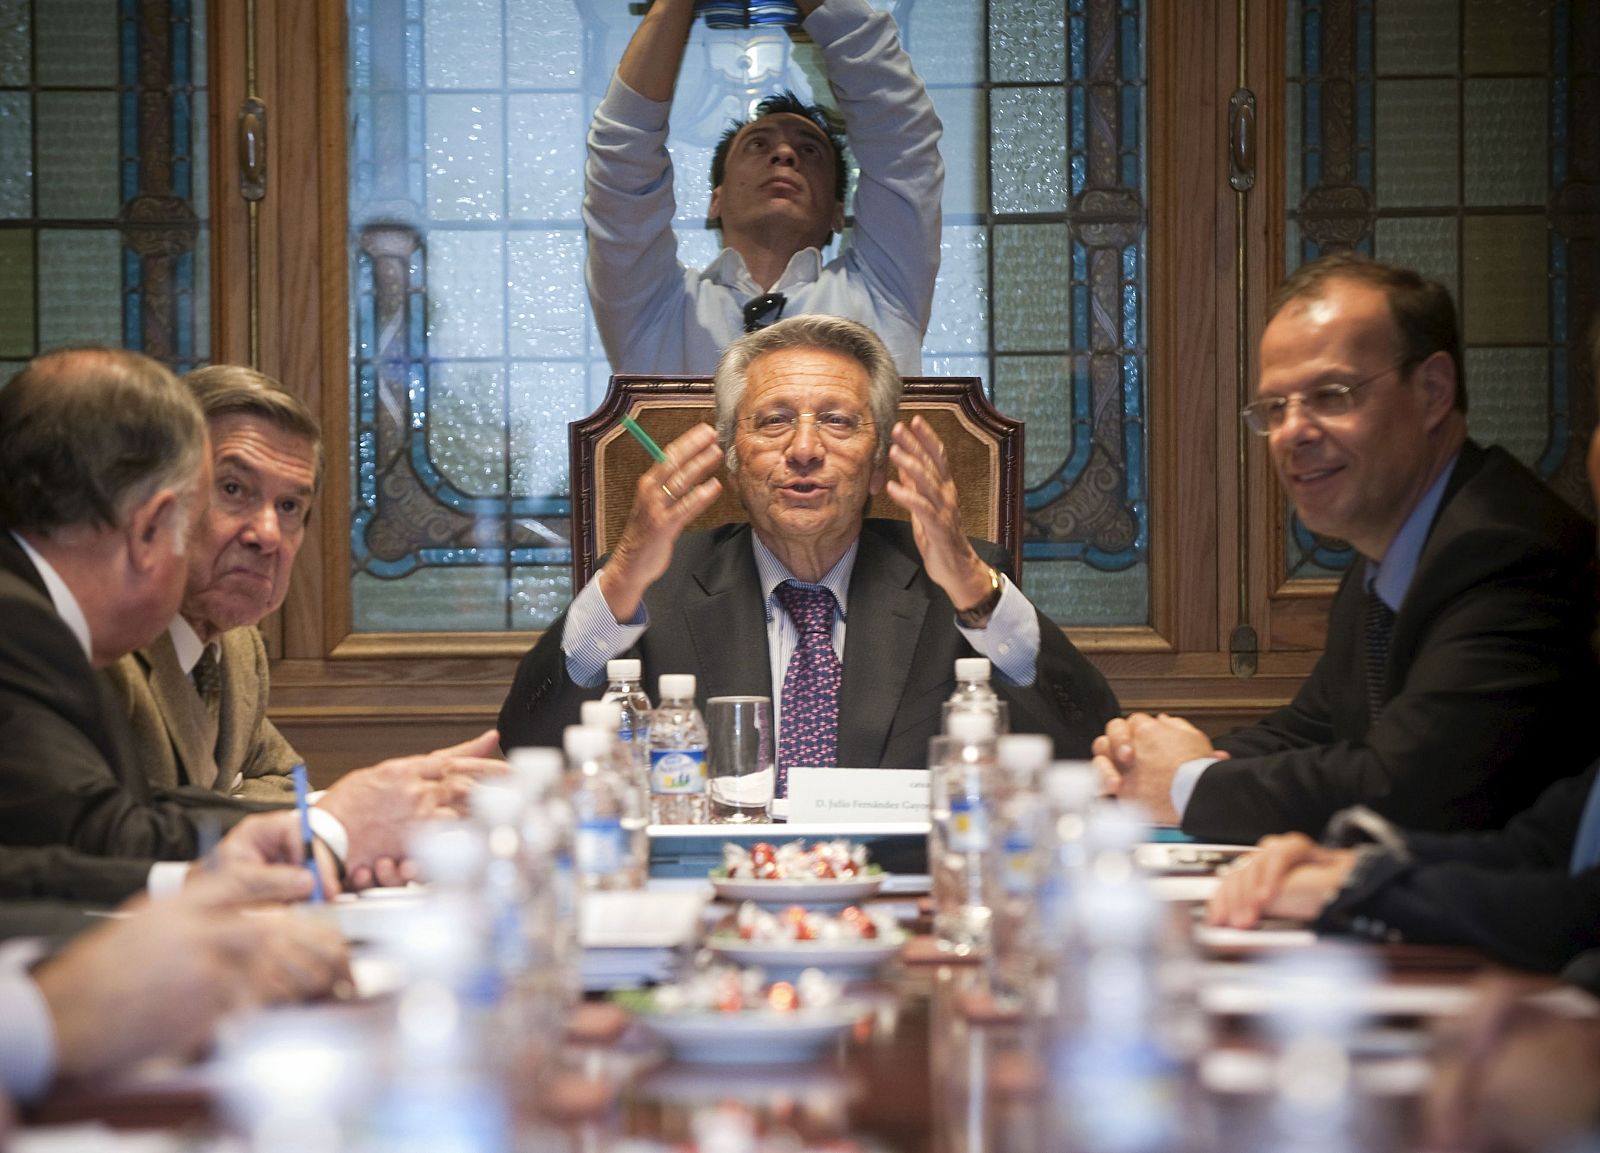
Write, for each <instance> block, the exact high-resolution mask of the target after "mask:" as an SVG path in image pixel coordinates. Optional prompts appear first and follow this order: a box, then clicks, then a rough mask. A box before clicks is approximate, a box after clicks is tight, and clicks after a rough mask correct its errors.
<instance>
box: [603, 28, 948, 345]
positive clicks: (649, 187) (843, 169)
mask: <svg viewBox="0 0 1600 1153" xmlns="http://www.w3.org/2000/svg"><path fill="white" fill-rule="evenodd" d="M798 2H799V7H800V10H801V13H802V14H803V16H804V17H805V30H806V32H807V33H808V34H809V35H810V37H811V39H812V41H813V42H814V43H815V44H816V45H817V47H818V49H820V51H821V53H822V57H823V61H824V64H825V66H826V69H827V75H828V81H829V83H830V84H831V86H832V88H833V93H834V96H835V98H836V99H837V101H838V104H839V109H840V113H841V114H842V118H843V121H844V128H845V130H846V132H847V133H848V135H849V142H850V150H851V152H852V153H853V155H854V157H855V159H856V160H857V162H858V163H859V164H860V179H859V181H858V182H857V187H856V193H855V201H854V220H855V222H854V225H853V227H852V229H851V236H850V242H849V244H847V245H845V246H844V248H843V250H842V251H841V252H839V254H838V255H836V256H835V257H834V258H833V259H831V260H828V261H824V260H823V257H822V252H823V250H824V249H826V248H827V246H828V244H829V242H830V241H831V239H832V237H833V234H834V233H837V232H842V231H843V229H844V209H845V194H846V191H847V181H848V168H847V164H846V160H845V156H844V151H843V148H842V142H841V141H840V139H839V136H838V133H837V130H836V129H835V128H834V127H833V126H832V124H831V123H830V120H829V117H828V115H827V114H826V113H824V112H823V110H822V109H820V108H818V107H816V106H808V105H805V104H803V103H801V102H800V101H798V100H796V99H793V98H792V95H791V94H788V93H783V94H779V95H777V96H774V97H769V98H768V100H767V101H764V102H762V103H761V105H759V106H758V107H757V109H756V115H755V117H754V119H752V120H749V121H743V122H737V123H735V125H734V126H733V127H732V128H730V129H729V131H728V133H727V134H726V135H725V136H724V137H723V140H722V142H721V144H720V145H719V146H718V148H717V152H716V156H715V158H714V160H713V164H712V177H711V183H712V189H713V191H712V196H711V205H710V213H709V215H710V217H711V219H712V220H713V221H714V222H715V223H716V224H717V226H718V228H719V229H720V230H721V233H722V242H723V245H724V248H723V250H722V252H721V254H720V255H719V256H718V257H717V259H716V260H714V261H713V262H712V263H711V264H710V265H708V266H707V267H706V268H704V269H692V268H688V267H685V266H684V265H683V264H682V263H681V262H680V261H679V260H678V256H677V239H676V237H675V236H674V235H673V231H672V218H673V213H674V211H675V207H676V205H675V201H674V198H673V189H672V184H673V171H672V160H671V157H670V156H669V155H668V153H667V147H666V141H667V118H668V114H669V113H670V111H671V108H672V99H673V93H674V90H675V88H676V85H677V78H678V69H679V66H680V65H681V63H682V61H683V55H684V48H685V44H686V42H687V40H688V36H689V30H690V27H691V26H692V24H693V23H694V16H695V13H694V7H695V6H694V0H656V3H654V4H652V5H651V6H650V9H649V11H648V12H646V13H645V15H644V16H643V17H642V18H641V19H640V22H639V27H638V29H637V31H635V33H634V35H633V38H632V40H630V41H629V44H628V47H627V50H626V51H625V52H624V53H623V57H622V62H621V63H620V64H619V65H618V67H617V74H616V76H615V78H614V79H613V80H612V83H611V87H610V89H609V90H608V91H607V93H606V96H605V99H604V100H603V101H602V102H601V103H600V106H599V108H598V109H596V111H595V117H594V124H593V126H592V127H591V129H590V132H589V159H588V167H587V181H586V191H585V195H584V202H583V215H584V222H585V224H586V226H587V236H588V281H589V299H590V301H591V303H592V305H593V308H594V315H595V323H596V325H597V326H598V327H599V329H600V337H601V340H602V341H603V342H604V344H605V348H606V356H607V358H608V359H609V360H610V362H611V367H612V370H613V371H615V372H647V373H650V372H662V373H694V374H705V373H709V372H710V371H711V370H712V368H713V367H714V366H715V365H716V363H717V357H718V355H719V354H720V353H721V351H722V350H723V348H725V347H726V346H727V345H728V344H729V342H731V341H732V340H733V339H734V337H736V336H738V335H739V334H740V333H741V332H748V331H750V330H751V329H752V328H754V327H758V326H760V325H763V324H770V323H772V322H773V321H775V320H778V319H780V318H781V317H784V316H797V315H800V314H802V313H827V314H830V315H834V316H845V317H849V318H851V319H853V320H857V321H860V322H861V323H863V324H865V325H866V326H867V327H869V328H871V329H872V330H873V331H874V332H876V333H877V334H878V335H879V336H880V337H882V339H883V341H884V343H885V344H887V345H888V347H889V350H890V353H891V354H892V355H893V357H894V360H895V363H896V364H897V365H898V366H899V368H900V371H901V373H902V375H907V376H915V375H917V374H919V373H920V372H921V371H922V338H923V335H924V334H925V333H926V332H927V328H928V317H929V313H930V311H931V309H932V307H933V287H934V280H935V278H936V277H937V275H938V271H939V241H940V232H941V216H940V206H939V201H940V197H941V195H942V193H943V189H944V163H943V161H942V160H941V159H940V156H939V137H940V134H941V132H942V128H941V125H940V123H939V118H938V115H937V114H936V113H935V112H934V110H933V103H932V102H931V101H930V100H929V99H928V93H927V90H926V89H925V88H924V87H923V84H922V80H921V79H920V78H919V77H918V76H917V74H916V73H915V72H914V71H913V70H912V67H911V61H910V59H909V58H908V57H907V56H906V54H905V51H904V50H903V49H902V48H901V46H900V40H899V37H898V35H897V34H896V32H895V26H894V21H893V19H892V18H891V17H890V16H889V15H888V13H886V12H878V11H874V9H873V8H872V6H871V5H870V4H868V3H867V0H825V2H824V0H798Z"/></svg>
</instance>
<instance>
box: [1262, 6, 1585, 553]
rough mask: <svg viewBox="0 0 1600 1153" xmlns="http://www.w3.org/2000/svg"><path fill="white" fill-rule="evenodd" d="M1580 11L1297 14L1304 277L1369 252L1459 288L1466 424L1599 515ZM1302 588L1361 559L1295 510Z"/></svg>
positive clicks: (1295, 126)
mask: <svg viewBox="0 0 1600 1153" xmlns="http://www.w3.org/2000/svg"><path fill="white" fill-rule="evenodd" d="M1581 8H1582V5H1581V4H1576V3H1567V2H1560V0H1558V2H1555V3H1550V2H1549V0H1405V2H1404V3H1388V2H1385V3H1383V4H1381V5H1380V4H1377V3H1375V2H1373V0H1290V3H1289V5H1288V16H1289V19H1288V44H1287V53H1288V56H1287V59H1288V63H1289V67H1288V87H1287V91H1286V93H1285V95H1286V98H1287V102H1288V115H1287V117H1286V122H1287V126H1288V128H1287V131H1288V140H1287V144H1288V149H1287V172H1286V175H1287V177H1288V181H1287V195H1288V203H1287V209H1288V212H1287V217H1288V227H1287V242H1288V243H1287V256H1288V264H1289V267H1290V268H1293V267H1296V266H1298V265H1299V264H1301V263H1302V262H1304V261H1306V260H1310V259H1312V258H1313V257H1315V256H1317V255H1318V254H1320V253H1321V252H1323V251H1325V250H1327V249H1329V248H1334V247H1352V246H1353V247H1355V248H1357V249H1360V250H1361V251H1363V252H1367V253H1370V254H1372V255H1375V256H1377V257H1380V258H1381V259H1384V260H1389V261H1393V262H1395V263H1398V264H1404V265H1409V266H1410V267H1413V268H1417V269H1419V270H1421V271H1422V272H1424V273H1425V274H1427V275H1428V276H1431V277H1433V278H1435V279H1437V280H1439V281H1440V282H1441V283H1443V284H1444V285H1445V286H1447V287H1448V288H1449V289H1450V290H1451V292H1452V294H1453V295H1454V297H1455V300H1456V305H1457V308H1458V309H1459V312H1460V317H1461V324H1462V338H1463V343H1464V346H1465V347H1464V350H1463V358H1464V361H1465V363H1464V372H1465V377H1466V383H1467V389H1468V395H1469V397H1470V399H1471V405H1470V410H1469V424H1470V428H1471V432H1472V435H1473V436H1474V437H1475V438H1477V439H1478V440H1480V441H1484V442H1492V443H1498V444H1501V445H1503V446H1504V447H1505V448H1506V449H1507V450H1508V451H1510V452H1512V453H1513V454H1515V455H1516V456H1517V457H1519V458H1520V459H1521V460H1522V461H1523V462H1524V463H1525V464H1527V465H1529V466H1530V467H1532V468H1534V469H1536V470H1537V471H1538V472H1539V473H1540V475H1542V476H1544V477H1546V478H1548V479H1549V480H1550V481H1551V483H1552V484H1553V485H1554V486H1555V487H1556V488H1557V490H1558V491H1560V492H1562V493H1563V495H1565V496H1567V497H1568V498H1569V499H1570V500H1572V501H1573V502H1574V503H1575V504H1579V505H1580V506H1584V505H1587V503H1588V496H1587V486H1586V484H1585V481H1584V477H1583V461H1584V443H1583V437H1584V435H1585V433H1586V430H1588V429H1591V428H1593V427H1594V423H1595V420H1594V411H1595V410H1594V403H1593V386H1592V382H1591V381H1589V380H1586V379H1584V378H1583V373H1582V370H1581V366H1582V357H1581V356H1580V355H1578V353H1577V350H1578V349H1579V348H1580V347H1581V345H1582V341H1583V336H1584V333H1585V331H1586V327H1587V325H1588V323H1589V319H1590V318H1591V317H1593V316H1594V315H1595V311H1596V308H1597V306H1600V260H1597V259H1596V256H1597V253H1596V244H1595V237H1596V235H1597V232H1600V227H1597V226H1600V212H1597V211H1596V208H1595V200H1594V191H1593V190H1594V189H1595V187H1596V185H1597V182H1600V109H1597V108H1596V107H1595V106H1594V99H1595V93H1596V91H1597V89H1596V82H1597V79H1600V77H1597V72H1600V43H1597V42H1596V41H1595V38H1596V36H1597V30H1596V28H1595V26H1594V25H1595V22H1594V21H1593V20H1592V19H1590V20H1588V21H1587V22H1585V21H1584V20H1582V19H1581V18H1580V9H1581ZM1291 528H1292V531H1291V533H1290V547H1289V551H1288V555H1287V557H1286V562H1287V575H1288V576H1289V577H1290V578H1291V579H1294V578H1301V577H1304V578H1315V577H1325V576H1328V575H1330V574H1332V573H1335V572H1337V571H1338V570H1340V569H1343V568H1344V567H1345V566H1346V565H1347V564H1348V563H1349V561H1350V559H1351V553H1350V550H1349V549H1347V548H1346V547H1344V546H1343V544H1342V543H1341V542H1337V541H1326V540H1320V539H1318V538H1317V537H1315V536H1314V535H1313V534H1311V533H1310V532H1309V531H1308V530H1307V529H1306V528H1305V527H1304V526H1303V525H1301V524H1299V522H1298V521H1295V520H1293V518H1292V515H1291Z"/></svg>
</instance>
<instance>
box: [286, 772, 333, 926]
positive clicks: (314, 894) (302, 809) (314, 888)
mask: <svg viewBox="0 0 1600 1153" xmlns="http://www.w3.org/2000/svg"><path fill="white" fill-rule="evenodd" d="M289 773H290V775H291V776H293V777H294V807H295V809H296V810H298V811H299V813H300V836H301V837H302V838H303V839H304V841H305V843H306V868H308V869H310V870H311V903H312V904H314V905H319V904H321V903H322V902H323V901H326V900H327V899H328V897H327V894H326V893H324V892H323V890H322V872H321V870H320V869H318V868H317V854H316V853H315V851H314V849H315V847H316V842H315V841H314V840H313V839H312V836H311V806H310V805H308V804H307V803H306V763H305V762H304V761H301V762H300V763H299V764H298V765H296V766H295V767H294V768H292V769H290V770H289Z"/></svg>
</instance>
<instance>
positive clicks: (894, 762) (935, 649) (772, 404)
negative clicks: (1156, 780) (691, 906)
mask: <svg viewBox="0 0 1600 1153" xmlns="http://www.w3.org/2000/svg"><path fill="white" fill-rule="evenodd" d="M900 389H901V382H900V376H899V373H898V372H897V371H896V369H895V366H894V362H893V361H892V360H891V359H890V357H889V354H888V350H887V349H886V348H885V347H884V345H883V342H882V341H880V340H878V338H877V337H876V336H874V335H873V334H872V333H871V332H870V331H869V330H867V329H866V328H864V327H862V326H861V325H859V324H856V323H854V322H853V321H848V320H843V319H840V318H837V317H827V316H803V317H792V318H790V319H787V320H783V321H780V322H778V323H777V324H775V325H772V326H770V327H768V328H764V329H761V330H760V331H758V332H755V333H753V334H751V335H748V336H745V337H741V338H740V339H739V340H737V341H735V342H734V343H733V344H732V345H730V346H729V348H728V350H727V352H726V353H725V354H724V355H723V357H722V360H721V363H720V364H719V365H718V368H717V373H716V383H715V393H716V428H715V429H712V428H711V427H709V426H707V425H697V426H696V427H694V428H692V429H690V430H689V431H688V432H686V433H684V434H683V435H682V436H680V437H678V439H676V440H675V441H673V442H672V443H671V444H670V445H668V446H667V449H666V455H667V460H666V461H664V462H662V463H659V464H657V465H655V466H653V467H652V468H650V469H649V470H647V471H646V472H645V473H644V474H643V475H642V476H641V477H640V480H639V482H638V485H637V488H636V491H635V496H634V505H633V509H632V511H631V513H630V514H629V518H628V523H627V525H626V526H625V527H624V529H623V533H622V537H621V539H620V540H619V542H618V544H617V547H616V550H615V551H614V552H613V553H612V554H611V556H610V558H609V560H607V561H606V563H605V564H604V566H603V567H602V568H601V569H600V571H599V572H598V573H597V574H596V575H595V579H594V580H592V581H590V582H589V584H588V585H587V586H586V587H585V588H583V589H582V590H581V591H580V592H579V593H578V595H577V596H576V597H574V598H573V602H572V605H571V607H570V608H569V609H568V610H567V612H566V613H565V614H564V615H563V616H562V618H561V619H560V620H558V621H557V622H556V623H555V624H554V625H553V626H552V627H551V628H550V630H549V631H547V632H546V633H545V634H544V636H543V637H542V638H541V639H540V641H539V643H538V644H537V645H536V646H534V648H533V650H532V651H531V652H529V653H528V655H527V656H525V657H524V658H523V661H522V664H521V666H520V667H519V668H518V670H517V677H516V681H515V683H514V684H513V685H512V688H511V693H510V695H509V696H508V697H507V698H506V702H505V705H504V707H503V708H502V709H501V712H500V726H501V728H500V732H501V736H502V743H503V744H504V745H505V747H507V748H513V747H516V746H519V745H550V744H556V743H558V738H559V737H560V735H561V731H562V727H563V726H564V725H567V724H570V723H571V722H572V721H573V720H574V719H575V718H576V717H577V715H578V712H579V705H580V703H581V702H582V701H583V700H584V699H589V698H595V697H598V696H599V695H600V694H601V692H602V691H603V690H604V688H605V667H606V661H607V660H609V659H611V658H613V657H619V656H623V655H624V654H629V655H636V656H638V657H639V658H640V660H641V661H642V663H643V669H644V674H645V678H646V684H647V685H649V686H650V687H654V684H655V680H654V678H655V677H656V676H658V675H659V674H661V673H685V672H686V673H694V674H695V675H696V677H697V689H698V695H699V698H700V699H701V700H702V701H704V700H705V699H707V698H709V697H714V696H723V695H730V694H741V693H756V694H760V695H768V694H770V695H771V697H772V700H773V702H774V706H775V712H776V713H777V717H776V720H777V725H778V748H777V756H778V767H779V782H780V785H779V788H780V794H781V791H782V782H783V779H784V773H785V771H786V769H787V768H788V767H789V766H790V765H797V764H798V765H806V766H844V767H886V768H921V767H923V766H924V765H925V764H926V763H927V750H928V738H929V737H931V736H932V735H934V734H935V733H937V732H938V731H939V724H940V706H941V705H942V704H943V702H944V701H945V700H946V698H948V697H949V695H950V693H951V692H952V690H953V688H954V678H953V667H954V662H955V660H956V658H958V657H967V656H985V657H988V658H989V660H990V661H991V662H992V663H993V665H994V668H995V670H996V672H997V673H998V675H997V676H996V678H995V681H996V683H995V686H994V687H995V689H996V691H997V692H998V693H999V694H1000V695H1001V696H1002V697H1004V698H1005V699H1006V700H1007V701H1008V702H1009V704H1010V718H1011V726H1012V728H1013V729H1014V730H1017V731H1020V732H1039V733H1046V734H1048V735H1050V736H1051V737H1052V738H1054V741H1055V746H1056V752H1057V754H1058V755H1060V756H1064V757H1083V756H1086V755H1087V754H1088V752H1089V744H1090V742H1091V741H1092V740H1093V739H1094V737H1095V736H1096V735H1097V734H1098V733H1099V732H1100V731H1101V730H1102V729H1103V728H1104V725H1105V723H1106V721H1107V720H1108V719H1109V718H1110V717H1111V716H1113V715H1114V714H1115V713H1116V710H1117V703H1116V698H1115V696H1114V695H1113V694H1112V692H1111V690H1110V688H1109V687H1108V686H1107V684H1106V682H1105V679H1104V678H1103V677H1102V676H1101V675H1100V673H1099V672H1098V671H1097V670H1096V669H1095V668H1094V666H1093V665H1091V664H1090V663H1089V662H1088V661H1087V660H1086V659H1084V657H1083V655H1082V654H1081V653H1079V652H1078V651H1077V650H1076V649H1075V648H1074V647H1073V646H1072V644H1071V642H1070V641H1068V640H1067V638H1066V636H1065V634H1064V633H1063V632H1062V631H1061V629H1060V628H1058V627H1056V626H1055V625H1053V624H1052V623H1051V622H1050V621H1048V620H1046V619H1045V618H1044V617H1043V616H1041V615H1040V614H1039V612H1038V611H1037V610H1036V609H1035V608H1034V607H1033V605H1032V604H1031V603H1030V602H1029V601H1028V599H1027V597H1025V596H1024V595H1023V594H1022V591H1021V590H1020V589H1018V588H1017V587H1016V585H1015V584H1014V583H1013V582H1012V581H1011V579H1010V578H1009V577H1008V576H1007V575H1006V573H1005V568H1006V560H1005V555H1006V554H1005V552H1004V550H1003V549H1000V548H999V547H998V546H996V545H992V544H987V543H983V542H977V543H975V542H972V541H970V540H969V539H968V538H967V537H966V536H965V535H964V534H963V533H962V531H961V522H960V513H959V506H958V504H957V494H956V486H955V482H954V480H953V479H952V477H951V473H950V468H949V464H948V462H947V461H946V459H945V454H944V446H943V445H942V444H941V443H940V441H939V438H938V436H937V435H936V434H935V433H934V432H933V430H932V428H930V427H929V426H928V424H927V422H926V421H924V420H923V419H922V418H921V417H918V418H916V419H914V420H912V421H911V422H910V423H909V424H904V423H898V422H896V419H895V417H896V413H897V412H898V410H899V406H900ZM724 461H726V464H727V478H728V483H730V484H732V485H733V488H734V490H735V492H736V493H737V494H738V496H739V499H740V502H741V503H742V504H743V506H744V509H745V512H746V513H747V514H748V516H749V523H748V524H728V525H723V526H721V527H719V528H716V529H713V530H711V531H709V532H687V531H686V529H687V528H688V526H689V525H690V524H692V523H693V522H694V520H695V519H696V517H698V516H699V515H700V514H701V513H702V512H704V511H705V510H706V509H708V508H709V507H710V506H711V505H712V503H713V502H714V501H715V500H716V499H717V496H718V495H719V494H720V493H721V491H722V485H723V481H722V480H721V479H720V478H719V476H718V474H719V472H720V470H721V466H722V464H723V463H724ZM891 466H893V469H894V472H895V475H894V477H893V479H891V476H890V467H891ZM879 492H887V493H888V495H889V497H890V498H891V499H892V500H894V501H895V502H896V503H897V504H899V505H900V506H901V507H903V508H904V509H905V510H906V511H907V512H908V513H909V514H910V516H911V520H910V523H906V522H903V521H891V520H877V519H866V509H867V503H868V501H869V499H870V498H871V497H872V496H873V495H874V494H876V493H879Z"/></svg>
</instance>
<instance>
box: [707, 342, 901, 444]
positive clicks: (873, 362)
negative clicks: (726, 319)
mask: <svg viewBox="0 0 1600 1153" xmlns="http://www.w3.org/2000/svg"><path fill="white" fill-rule="evenodd" d="M787 348H817V349H822V350H824V351H827V352H837V353H841V354H843V355H845V356H848V357H849V358H850V359H851V360H853V361H855V362H856V363H857V364H859V365H860V366H861V367H862V368H864V369H866V371H867V407H868V408H869V409H870V410H871V413H872V422H873V424H874V426H875V427H876V429H877V436H878V447H877V452H876V453H875V455H874V457H873V459H874V460H875V461H882V460H883V458H884V457H885V456H887V455H888V452H889V433H890V431H891V430H892V429H893V428H894V421H895V417H896V416H897V415H898V414H899V411H900V392H901V388H902V382H901V380H900V370H899V369H897V368H896V367H895V363H894V357H892V356H890V355H889V350H888V349H887V348H885V347H884V345H883V341H881V340H879V339H878V336H877V334H876V333H874V332H873V331H872V330H871V329H870V328H868V327H866V326H865V325H863V324H857V323H856V322H855V321H853V320H846V319H844V318H843V317H840V316H815V315H810V316H791V317H790V318H788V319H787V320H780V321H778V322H777V323H776V324H772V325H769V326H767V327H766V328H760V329H757V330H756V331H755V332H751V333H747V334H746V335H744V336H741V337H740V338H739V339H738V340H736V341H734V342H733V343H732V344H730V345H728V347H727V348H726V349H725V350H724V351H723V353H722V359H721V360H719V361H718V362H717V372H716V376H715V377H714V378H713V385H712V388H713V389H714V391H715V393H716V400H717V440H718V442H719V443H720V444H721V445H722V453H723V456H724V458H725V459H726V460H727V462H728V471H729V472H732V471H734V470H736V469H737V468H738V467H739V461H738V456H737V455H736V454H735V451H734V444H733V440H734V432H735V431H736V430H737V428H738V423H739V419H738V418H739V402H740V401H741V400H743V399H744V390H745V385H746V384H747V383H748V381H749V375H750V364H751V362H752V361H754V360H755V359H756V358H757V357H760V356H765V355H766V354H767V353H769V352H778V351H780V350H782V349H787Z"/></svg>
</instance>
